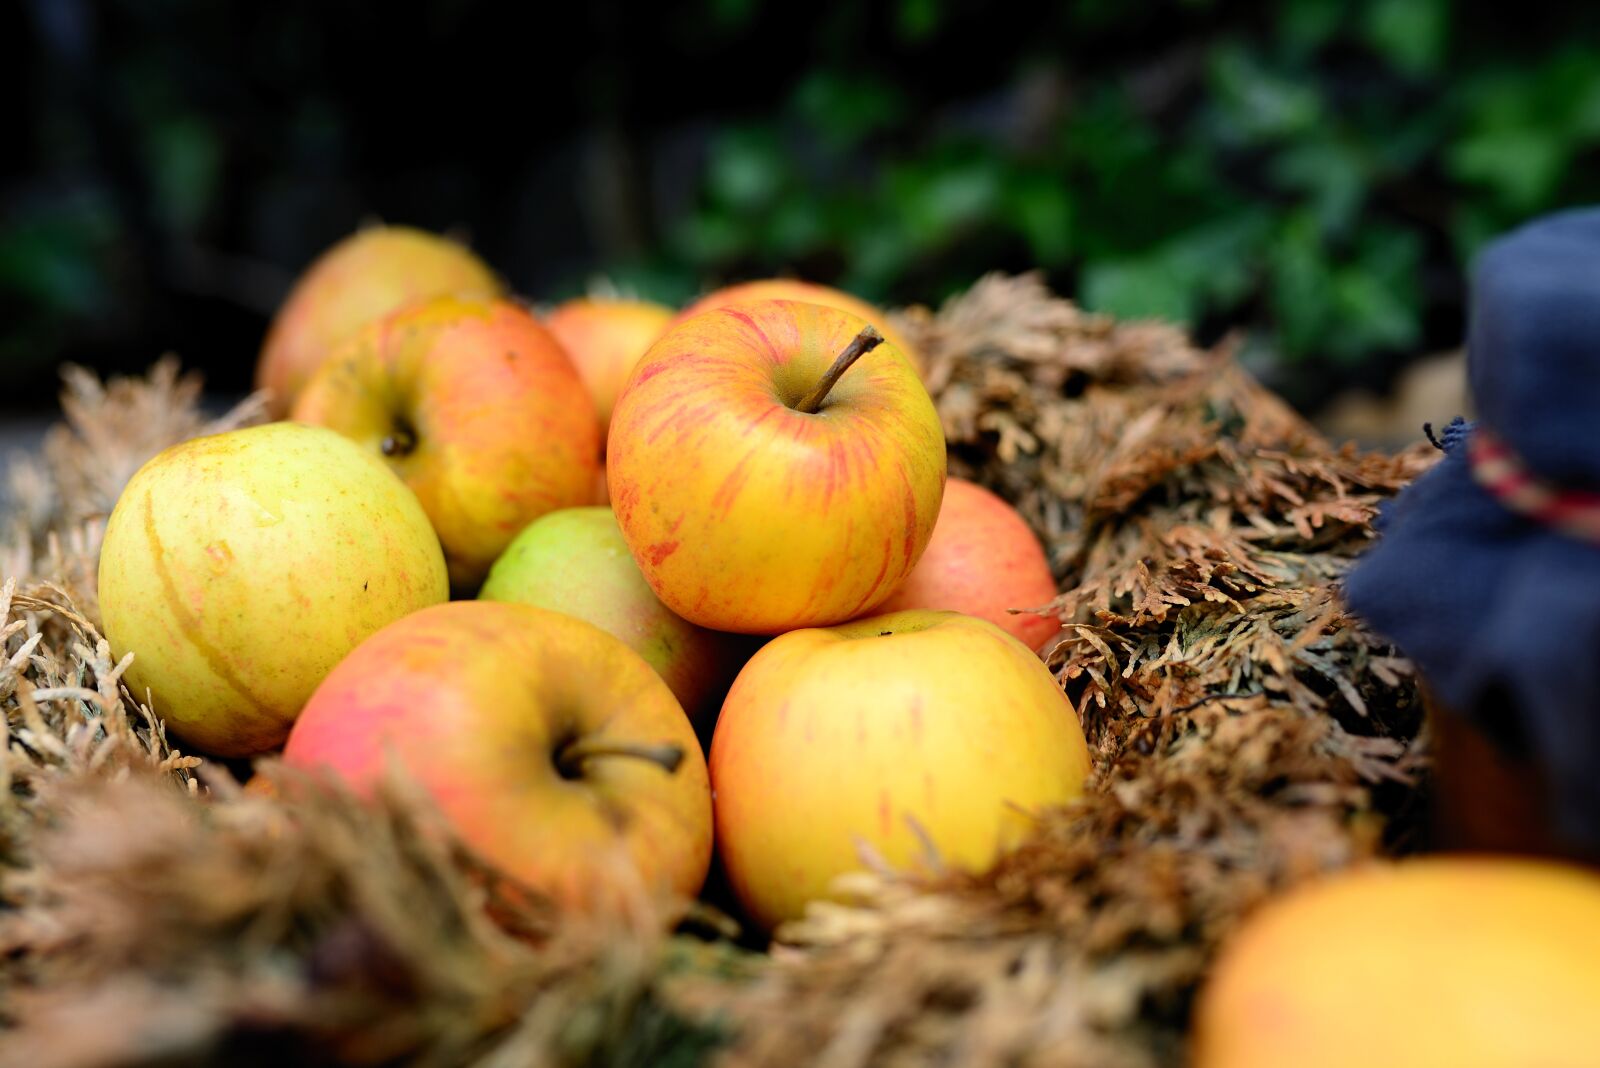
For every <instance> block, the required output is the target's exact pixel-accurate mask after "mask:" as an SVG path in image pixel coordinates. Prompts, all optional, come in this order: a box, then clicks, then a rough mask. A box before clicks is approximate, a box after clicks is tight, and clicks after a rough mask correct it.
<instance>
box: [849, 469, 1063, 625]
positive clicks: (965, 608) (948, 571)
mask: <svg viewBox="0 0 1600 1068" xmlns="http://www.w3.org/2000/svg"><path fill="white" fill-rule="evenodd" d="M1055 596H1056V580H1055V576H1054V575H1052V574H1051V573H1050V562H1049V561H1048V560H1046V559H1045V555H1044V548H1043V546H1041V545H1040V544H1039V539H1038V537H1037V536H1036V535H1035V534H1034V533H1033V530H1032V528H1030V527H1029V526H1028V521H1027V520H1025V519H1023V518H1022V516H1020V515H1018V514H1017V511H1016V509H1015V508H1012V507H1011V506H1010V505H1009V504H1007V503H1006V502H1005V501H1003V500H1001V499H1000V498H999V497H996V496H995V495H994V494H993V493H990V492H989V491H988V490H986V489H984V488H983V487H982V486H980V485H978V484H977V483H975V482H968V481H966V480H965V479H961V478H951V479H948V480H946V481H945V484H944V502H943V503H942V504H940V506H939V521H938V522H937V523H935V524H934V526H933V538H932V540H930V541H929V542H928V548H927V551H926V552H924V553H923V554H922V558H921V559H920V560H918V561H917V566H916V567H915V568H913V569H912V571H911V576H910V577H909V578H907V579H906V580H905V582H904V583H902V584H901V586H900V588H899V589H898V590H896V591H895V592H894V593H893V595H891V596H890V598H889V599H888V600H887V601H884V602H883V604H882V605H880V606H879V607H878V611H880V612H899V611H901V610H903V609H908V608H935V609H948V610H950V611H952V612H964V613H966V614H967V615H969V616H977V617H978V618H979V619H987V620H988V621H989V622H990V623H993V624H994V625H995V626H997V627H999V628H1000V629H1001V630H1003V631H1005V632H1006V633H1007V634H1009V635H1011V636H1012V637H1013V638H1016V639H1017V640H1018V641H1020V642H1022V644H1024V645H1026V646H1027V647H1028V648H1030V649H1038V648H1039V646H1040V645H1041V644H1042V643H1043V642H1044V641H1045V640H1046V639H1048V638H1049V637H1050V636H1051V635H1053V634H1057V633H1059V632H1060V630H1061V621H1060V620H1059V619H1057V618H1055V617H1054V616H1047V615H1038V614H1035V613H1032V612H1028V611H1026V609H1029V608H1041V607H1043V606H1045V605H1047V604H1049V603H1050V602H1051V601H1052V600H1054V599H1055ZM1014 609H1016V610H1021V611H1013V610H1014Z"/></svg>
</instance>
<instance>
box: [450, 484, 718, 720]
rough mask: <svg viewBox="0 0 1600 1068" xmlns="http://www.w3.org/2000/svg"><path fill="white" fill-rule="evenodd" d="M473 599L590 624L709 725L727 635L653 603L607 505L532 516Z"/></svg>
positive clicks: (656, 601)
mask: <svg viewBox="0 0 1600 1068" xmlns="http://www.w3.org/2000/svg"><path fill="white" fill-rule="evenodd" d="M478 599H479V600H483V601H509V602H514V603H518V604H531V605H535V606H537V607H539V608H546V609H549V610H550V611H552V612H561V613H563V614H565V615H569V616H574V617H576V618H578V619H582V620H584V621H586V622H589V623H593V624H594V625H595V626H597V627H599V628H600V629H601V630H603V631H605V632H606V633H607V634H610V635H611V636H613V637H615V638H617V639H619V640H621V641H622V643H623V644H624V645H626V646H627V647H628V648H630V649H632V650H633V651H634V652H636V653H638V654H639V655H640V656H641V657H643V658H644V661H645V663H647V664H649V665H650V666H651V667H653V668H655V670H656V674H658V675H660V676H661V678H662V679H663V680H664V681H665V682H666V684H667V686H668V688H670V689H671V690H672V693H673V696H675V697H676V698H677V699H678V703H679V704H681V705H682V706H683V707H684V710H685V711H686V712H687V713H688V714H689V719H690V720H691V721H692V722H693V723H695V724H696V726H697V727H699V726H702V725H706V726H709V721H710V720H711V719H712V718H714V717H715V716H716V711H717V708H718V706H719V705H720V704H721V698H722V695H723V694H724V693H725V692H726V691H727V687H728V683H729V682H730V681H731V679H732V676H733V670H732V669H733V667H734V666H735V664H734V658H735V642H734V639H733V638H732V636H731V635H727V634H719V633H717V632H716V631H711V630H706V629H705V628H704V627H697V626H695V625H694V624H693V623H690V622H689V621H688V620H686V619H684V618H682V617H681V616H678V615H676V614H674V613H673V611H672V610H671V609H670V608H668V607H667V606H666V605H664V604H662V603H661V601H660V599H659V598H658V597H656V595H655V594H654V593H653V592H651V590H650V584H649V583H647V582H645V580H644V576H643V575H642V574H640V573H639V565H638V564H636V563H634V562H633V557H632V556H630V555H628V544H627V542H625V541H623V540H622V531H621V530H620V529H618V527H617V520H616V517H615V516H613V515H612V514H611V509H609V508H565V509H562V510H561V511H559V512H551V513H550V514H548V515H545V516H541V517H540V518H538V519H535V520H534V521H533V522H532V523H530V524H528V526H527V528H526V529H525V530H523V532H522V533H521V534H518V535H517V536H516V538H515V539H514V540H513V541H512V542H511V545H510V546H509V547H508V548H507V549H506V551H505V553H504V554H502V555H501V557H500V559H498V560H496V561H495V563H494V566H493V567H492V568H490V569H489V577H488V579H486V580H485V581H484V584H483V589H482V590H480V591H478Z"/></svg>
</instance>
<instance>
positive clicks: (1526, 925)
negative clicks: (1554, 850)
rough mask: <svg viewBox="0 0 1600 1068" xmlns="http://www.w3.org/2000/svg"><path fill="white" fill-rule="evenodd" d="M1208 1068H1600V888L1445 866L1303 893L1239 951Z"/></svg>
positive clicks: (1548, 867) (1579, 876)
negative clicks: (1357, 1067) (1366, 1067)
mask: <svg viewBox="0 0 1600 1068" xmlns="http://www.w3.org/2000/svg"><path fill="white" fill-rule="evenodd" d="M1192 1063H1193V1064H1194V1065H1195V1066H1196V1068H1268V1066H1271V1068H1278V1066H1280V1065H1294V1066H1295V1068H1336V1066H1337V1068H1346V1066H1348V1065H1354V1064H1384V1065H1388V1064H1393V1065H1405V1066H1407V1068H1522V1066H1525V1065H1541V1066H1546V1068H1556V1066H1570V1068H1579V1066H1581V1065H1592V1064H1596V1063H1600V875H1596V874H1595V873H1594V872H1593V871H1590V870H1587V869H1582V868H1577V867H1570V866H1565V865H1560V864H1555V863H1549V862H1543V861H1532V860H1519V859H1513V858H1509V857H1490V856H1455V857H1444V856H1441V857H1436V858H1427V859H1420V860H1407V861H1402V862H1401V863H1399V864H1384V865H1375V866H1372V867H1367V868H1362V869H1359V870H1356V871H1351V872H1347V873H1343V874H1340V875H1335V876H1332V877H1330V878H1327V879H1325V880H1322V881H1320V882H1316V883H1312V884H1309V885H1307V886H1304V887H1302V888H1300V889H1297V890H1293V891H1291V892H1290V893H1289V894H1287V895H1286V896H1284V897H1282V898H1280V899H1278V900H1276V901H1271V902H1268V903H1267V904H1266V905H1264V906H1262V907H1261V908H1260V910H1258V911H1257V912H1256V913H1255V914H1254V915H1252V916H1251V917H1250V918H1249V919H1248V920H1246V922H1245V924H1244V926H1243V927H1241V928H1240V929H1239V930H1238V931H1237V932H1236V933H1235V934H1234V936H1233V938H1232V940H1231V941H1230V942H1228V943H1227V944H1226V945H1225V946H1224V947H1223V949H1222V953H1221V955H1220V957H1219V959H1218V960H1217V962H1216V965H1215V966H1214V967H1213V969H1212V974H1211V977H1210V980H1209V981H1208V982H1207V984H1206V986H1205V987H1204V989H1203V990H1202V991H1201V996H1200V999H1199V1002H1198V1005H1197V1007H1196V1014H1195V1032H1194V1048H1193V1060H1192Z"/></svg>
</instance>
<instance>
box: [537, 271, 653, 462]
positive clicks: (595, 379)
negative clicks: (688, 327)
mask: <svg viewBox="0 0 1600 1068" xmlns="http://www.w3.org/2000/svg"><path fill="white" fill-rule="evenodd" d="M672 314H673V313H672V309H671V308H668V307H666V306H665V305H662V304H651V303H649V302H648V301H640V300H590V299H584V300H569V301H567V302H566V303H565V304H561V305H558V306H557V307H556V308H555V310H554V311H552V312H551V313H550V314H549V315H547V316H545V318H544V325H545V328H546V329H548V330H549V331H550V333H552V334H554V335H555V338H556V340H557V341H559V342H561V347H562V348H564V349H566V350H567V355H568V356H569V357H570V358H571V359H572V365H573V366H574V367H576V368H577V369H578V375H579V377H580V378H582V379H583V384H584V386H585V387H587V388H588V390H589V395H590V396H592V397H593V398H594V406H595V409H596V411H597V412H598V413H599V415H600V430H601V433H602V434H604V433H605V430H606V428H607V427H608V426H610V424H611V409H612V408H614V407H616V404H617V397H618V395H620V394H621V393H622V387H623V386H624V385H626V384H627V382H628V375H629V374H630V373H631V372H632V371H633V368H634V365H635V364H637V363H638V362H639V359H640V357H642V356H643V355H644V354H645V352H646V351H647V350H648V349H649V348H650V346H651V345H652V344H653V343H654V342H655V340H656V338H658V337H660V336H661V334H662V332H663V331H665V330H666V328H667V324H668V323H670V322H671V321H672Z"/></svg>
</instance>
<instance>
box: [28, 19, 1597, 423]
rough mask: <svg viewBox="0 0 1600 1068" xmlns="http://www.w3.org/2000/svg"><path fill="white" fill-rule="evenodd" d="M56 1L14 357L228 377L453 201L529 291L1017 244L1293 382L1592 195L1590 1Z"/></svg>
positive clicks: (1386, 357) (697, 284) (1318, 376)
mask: <svg viewBox="0 0 1600 1068" xmlns="http://www.w3.org/2000/svg"><path fill="white" fill-rule="evenodd" d="M51 7H52V4H51V0H34V3H33V4H32V6H31V14H30V13H28V12H22V13H18V14H17V15H15V16H11V17H15V18H16V19H18V21H17V22H16V24H15V25H13V26H12V27H11V29H13V30H15V31H16V32H15V33H14V34H10V35H8V38H7V39H9V40H10V41H12V44H10V45H7V46H4V48H5V49H6V50H7V51H8V53H9V52H13V51H16V50H18V49H20V51H17V52H16V54H14V55H8V56H6V57H0V58H10V59H13V60H16V63H15V64H14V65H13V70H14V72H17V73H19V74H20V76H21V77H22V78H23V82H24V84H22V85H21V86H20V87H19V92H20V94H21V95H20V97H18V96H14V97H13V99H23V100H25V101H28V102H29V103H30V106H29V107H27V108H25V109H22V111H21V112H20V113H19V115H20V118H21V120H22V124H21V127H20V130H21V132H20V136H19V137H18V138H16V139H15V140H14V142H13V143H14V144H15V145H17V146H18V147H20V148H21V150H22V151H21V153H20V154H18V155H12V156H11V157H10V162H8V163H6V164H4V165H3V166H0V175H3V178H4V185H3V186H0V313H3V316H0V367H6V368H20V367H48V366H50V365H52V364H53V363H54V361H55V360H56V359H57V358H59V357H60V356H61V355H63V354H65V355H69V356H73V357H75V358H84V359H88V360H89V361H90V362H99V363H110V364H113V365H115V364H117V363H118V362H120V361H122V360H124V359H125V360H126V361H127V362H129V363H130V364H134V365H137V364H139V363H142V362H144V361H146V360H147V359H148V358H149V357H150V356H152V355H154V353H153V352H151V351H148V349H149V348H151V347H160V348H166V347H178V348H179V349H180V350H182V351H183V353H184V355H185V356H186V357H188V358H189V359H190V362H196V361H198V362H200V363H201V364H202V365H210V364H215V365H216V366H215V367H214V368H213V369H214V370H215V371H216V372H217V373H218V374H220V377H221V381H222V382H223V384H224V385H228V386H241V385H242V384H243V383H244V381H245V380H246V379H247V377H248V376H247V373H245V371H243V370H241V368H247V365H248V363H249V361H250V360H251V359H252V358H253V346H254V343H255V341H256V339H258V338H259V332H260V329H261V328H262V324H263V323H264V317H265V315H266V314H267V313H269V312H270V309H271V306H272V305H273V303H274V302H275V301H276V299H278V297H279V296H281V293H282V290H283V287H284V286H285V285H286V284H287V281H288V279H289V278H291V277H292V273H293V271H294V270H296V269H298V267H299V266H301V265H303V263H304V262H305V260H306V259H307V258H308V257H309V256H311V255H313V254H314V253H315V252H316V251H317V250H318V249H320V248H321V247H324V246H325V245H326V244H327V243H328V242H330V241H331V240H334V239H335V238H337V237H338V236H339V235H340V234H342V233H344V232H347V231H348V230H349V229H350V228H351V227H352V226H354V225H356V223H357V222H359V221H360V220H361V219H362V218H363V217H371V216H373V215H380V216H383V217H385V218H390V219H394V220H397V221H412V222H417V223H420V224H422V225H430V226H435V227H440V228H443V227H448V226H452V225H461V226H465V228H466V229H467V230H468V231H469V233H470V235H471V237H472V239H473V242H474V244H475V245H476V246H477V247H478V248H479V249H480V250H481V251H483V252H484V253H485V254H486V255H487V256H488V257H489V258H490V259H491V261H492V262H494V263H495V264H496V266H497V267H499V268H500V269H501V270H503V271H505V273H506V274H507V276H508V278H509V279H510V281H511V282H512V283H513V284H514V285H515V286H517V287H518V288H519V289H522V290H523V291H525V292H528V293H530V295H533V296H536V297H553V296H559V295H562V294H565V293H570V292H574V291H577V290H578V289H580V288H582V287H583V286H584V285H585V284H587V282H588V280H589V279H590V278H591V277H592V276H593V275H594V274H596V273H598V272H603V273H605V274H606V275H608V276H609V277H610V278H612V279H614V280H616V281H617V282H619V283H621V284H622V285H623V286H625V287H630V288H633V289H636V290H638V291H640V292H641V293H643V294H645V295H648V296H654V297H657V298H660V299H664V300H669V301H677V300H682V299H685V298H687V297H689V296H691V295H693V294H694V293H696V292H698V291H700V290H701V289H703V288H705V287H706V286H707V285H710V284H713V283H716V282H719V281H723V280H729V279H734V278H739V277H746V276H754V275H763V274H771V273H781V272H793V273H799V274H802V275H805V276H807V277H812V278H815V279H818V280H821V281H828V282H834V283H837V284H839V285H842V286H844V287H846V288H849V289H852V290H855V291H857V292H859V293H861V294H862V295H864V296H866V297H868V298H870V299H874V300H880V301H885V302H891V303H893V302H902V301H911V300H937V299H939V298H941V297H942V296H944V295H945V294H947V293H949V292H951V291H953V290H955V289H957V288H960V287H962V286H964V285H966V284H969V283H970V282H971V281H972V279H973V278H974V277H976V276H977V275H978V274H980V273H982V272H983V271H986V270H989V269H995V268H1001V269H1012V270H1016V269H1023V268H1027V267H1033V266H1037V267H1040V268H1043V269H1045V270H1046V271H1047V272H1048V274H1049V276H1050V280H1051V282H1052V284H1054V285H1055V286H1056V287H1057V288H1058V289H1060V290H1062V291H1064V292H1069V293H1075V294H1077V295H1078V296H1079V297H1080V299H1081V300H1082V301H1083V302H1084V303H1085V304H1087V305H1089V306H1091V307H1093V308H1097V309H1104V310H1107V311H1112V312H1115V313H1118V314H1121V315H1134V316H1143V315H1150V316H1160V317H1162V318H1166V319H1172V320H1176V321H1179V322H1183V323H1186V324H1190V325H1191V326H1193V327H1195V328H1196V329H1197V330H1199V331H1200V332H1201V334H1202V335H1203V336H1205V337H1208V338H1209V337H1215V336H1217V335H1219V334H1220V333H1221V332H1223V331H1225V330H1228V329H1233V328H1237V327H1243V328H1247V329H1248V331H1249V337H1250V339H1251V340H1250V344H1251V347H1252V352H1253V355H1254V359H1255V363H1256V365H1257V366H1258V367H1263V368H1265V369H1266V371H1267V373H1268V374H1269V377H1272V378H1273V379H1274V380H1275V382H1276V384H1278V385H1280V387H1281V388H1286V389H1287V390H1288V391H1289V392H1290V394H1291V396H1292V397H1294V398H1295V399H1297V400H1299V401H1301V402H1302V403H1313V402H1314V401H1315V400H1316V399H1317V398H1318V397H1320V396H1321V395H1322V394H1323V393H1324V392H1325V390H1326V389H1327V388H1329V387H1331V386H1337V385H1340V384H1342V383H1344V382H1347V381H1351V380H1361V379H1366V380H1370V381H1381V380H1382V378H1383V377H1384V376H1385V375H1386V374H1387V373H1388V372H1389V371H1391V370H1392V369H1393V368H1394V367H1395V366H1397V365H1398V364H1399V363H1400V362H1402V361H1403V359H1404V358H1405V357H1406V356H1408V355H1410V354H1415V353H1417V352H1419V351H1423V350H1426V349H1429V348H1433V347H1439V346H1445V345H1450V344H1454V343H1456V342H1457V341H1458V340H1459V333H1460V322H1461V313H1462V297H1463V285H1462V279H1461V271H1462V268H1463V265H1464V264H1465V263H1466V261H1467V260H1468V259H1469V257H1470V256H1471V254H1472V252H1473V251H1474V249H1476V248H1477V247H1479V246H1480V245H1481V244H1482V242H1483V241H1484V240H1485V239H1487V238H1488V237H1489V236H1491V235H1493V234H1495V233H1496V232H1499V231H1501V230H1503V229H1505V228H1507V227H1509V226H1512V225H1515V224H1516V223H1518V222H1520V221H1522V220H1524V219H1526V218H1528V217H1530V216H1532V215H1534V214H1537V213H1539V212H1542V211H1546V210H1550V209H1553V208H1557V207H1561V206H1566V205H1576V204H1582V203H1585V202H1589V201H1595V200H1600V168H1597V164H1600V151H1597V150H1600V34H1597V31H1600V10H1597V9H1595V8H1593V7H1592V6H1591V5H1561V6H1560V7H1557V6H1555V5H1551V8H1550V10H1548V11H1546V10H1545V9H1543V8H1540V7H1539V6H1538V5H1522V6H1520V7H1519V6H1517V5H1505V4H1502V3H1489V2H1480V0H1471V2H1463V3H1454V4H1452V3H1449V2H1447V0H1351V2H1339V0H1286V2H1283V3H1277V4H1236V3H1226V2H1222V0H1167V2H1161V3H1148V4H1137V3H1133V4H1130V3H1120V2H1114V0H1073V2H1067V3H1060V4H1055V5H1051V6H1049V7H1048V8H1038V9H1035V8H1031V7H1027V8H1021V7H1019V8H1013V9H1009V10H1008V9H1006V8H1005V7H1003V6H1002V5H994V4H989V3H982V2H976V0H971V2H969V0H900V2H898V3H893V4H877V5H874V4H854V3H842V2H833V3H827V4H823V5H820V6H807V7H803V8H801V7H798V6H796V7H794V8H793V9H790V7H789V6H788V5H781V4H779V5H770V4H761V3H757V2H755V0H697V2H693V3H687V4H680V5H677V6H676V7H673V8H670V9H662V8H658V7H655V6H652V7H648V8H646V7H643V6H636V5H628V4H622V3H598V4H593V5H589V6H588V7H587V8H586V9H585V13H584V14H583V16H582V19H583V21H582V22H581V24H579V25H576V26H574V27H570V28H569V27H559V28H558V24H557V23H554V22H550V21H546V20H544V19H543V18H542V17H534V16H530V15H528V13H527V12H526V11H521V12H520V13H519V14H516V15H513V14H511V13H510V8H509V6H505V5H492V4H483V3H472V2H457V3H446V2H437V3H427V2H419V0H408V2H403V3H396V4H392V5H385V6H381V7H380V6H377V5H373V6H371V7H368V6H366V5H361V4H355V3H337V2H334V3H327V4H322V3H309V2H306V3H299V2H293V3H290V2H286V3H283V4H278V5H262V7H263V8H270V10H268V11H258V12H254V13H252V14H250V15H249V16H246V15H244V14H243V13H241V9H243V8H250V7H252V6H251V5H241V6H239V7H234V8H232V10H231V11H230V10H229V9H230V7H231V6H230V5H210V4H204V3H200V2H198V0H188V2H185V0H165V2H160V0H143V2H138V0H119V2H115V3H112V2H110V0H108V2H107V3H105V4H103V5H94V4H87V5H86V4H83V3H79V2H70V0H69V2H65V3H63V4H61V5H60V8H61V9H62V10H66V9H74V10H77V11H78V12H79V14H81V15H83V16H84V17H85V18H86V19H88V20H89V23H90V27H89V35H90V37H91V38H92V39H93V42H94V47H95V52H94V55H95V59H94V61H93V63H92V64H91V65H90V67H91V69H92V74H91V75H88V76H86V77H74V76H73V75H72V73H71V69H70V68H71V62H70V53H66V54H65V55H66V59H63V55H64V53H63V52H62V50H61V49H60V48H59V47H50V46H48V44H47V43H46V44H41V43H40V42H48V41H50V40H55V41H56V45H57V46H59V43H60V38H59V35H57V37H55V38H51V37H50V36H49V34H47V33H45V32H44V30H43V29H42V27H43V26H44V25H45V23H46V21H48V18H49V17H54V16H48V17H47V16H41V12H43V11H45V10H46V9H49V8H51ZM535 7H537V5H536V6H535ZM1562 8H1565V10H1562ZM569 14H572V13H570V12H569ZM0 29H4V27H0ZM63 63H65V64H66V66H67V67H68V68H69V69H68V72H67V73H66V74H63V73H62V71H61V67H62V65H63ZM80 73H81V72H80ZM84 85H88V86H89V90H88V98H90V99H93V98H94V94H95V93H98V94H99V96H100V97H101V98H103V100H105V101H108V102H109V103H108V104H107V105H106V106H105V107H103V108H102V109H101V110H102V111H104V112H105V114H104V115H102V116H100V118H99V119H96V117H95V115H94V109H92V108H90V109H88V110H87V111H86V110H85V108H84V107H83V106H82V102H83V100H84V99H85V93H84V91H83V87H84ZM107 123H109V126H108V125H107ZM107 129H110V130H111V131H112V133H113V135H114V136H110V137H107V136H105V132H106V130H107ZM419 139H421V140H420V141H419ZM197 276H198V279H197ZM124 354H126V355H124Z"/></svg>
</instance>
